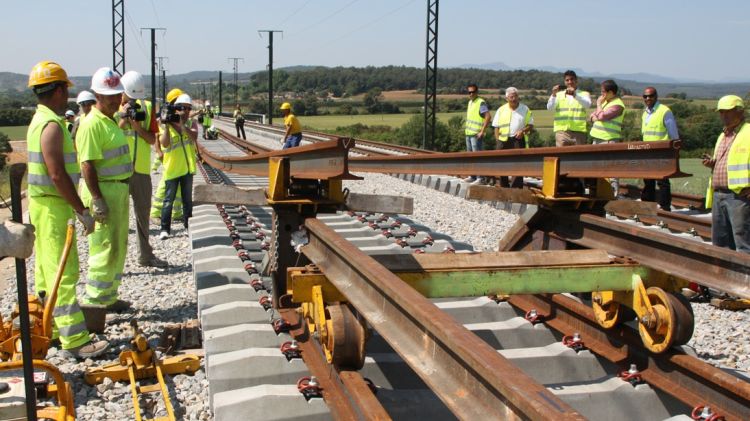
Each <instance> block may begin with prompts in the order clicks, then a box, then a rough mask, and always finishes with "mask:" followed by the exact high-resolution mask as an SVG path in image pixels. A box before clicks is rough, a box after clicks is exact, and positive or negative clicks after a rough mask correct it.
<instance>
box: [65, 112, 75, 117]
mask: <svg viewBox="0 0 750 421" xmlns="http://www.w3.org/2000/svg"><path fill="white" fill-rule="evenodd" d="M75 116H76V113H74V112H73V110H68V111H65V117H75Z"/></svg>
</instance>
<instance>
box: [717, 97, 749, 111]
mask: <svg viewBox="0 0 750 421" xmlns="http://www.w3.org/2000/svg"><path fill="white" fill-rule="evenodd" d="M737 107H739V108H745V103H744V102H743V101H742V98H740V97H738V96H737V95H726V96H723V97H721V99H719V103H718V104H716V111H720V110H732V109H734V108H737Z"/></svg>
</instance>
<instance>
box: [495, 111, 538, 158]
mask: <svg viewBox="0 0 750 421" xmlns="http://www.w3.org/2000/svg"><path fill="white" fill-rule="evenodd" d="M519 107H520V104H519ZM497 112H498V114H500V117H498V123H500V125H499V126H497V128H498V130H499V133H498V135H499V139H498V140H500V141H501V142H507V141H508V136H509V135H510V121H511V119H512V118H513V110H511V109H510V105H509V104H505V105H503V106H502V107H500V108H499V109H498V110H497ZM530 120H531V110H530V109H529V108H528V107H527V108H526V115H525V116H524V118H523V125H524V127H526V126H527V125H528V124H529V121H530ZM523 139H524V140H525V141H526V147H527V148H528V147H529V135H527V134H524V135H523Z"/></svg>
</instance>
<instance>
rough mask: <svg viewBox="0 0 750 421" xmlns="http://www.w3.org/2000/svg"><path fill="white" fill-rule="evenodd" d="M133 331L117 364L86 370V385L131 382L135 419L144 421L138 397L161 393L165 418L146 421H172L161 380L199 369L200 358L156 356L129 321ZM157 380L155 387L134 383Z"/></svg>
mask: <svg viewBox="0 0 750 421" xmlns="http://www.w3.org/2000/svg"><path fill="white" fill-rule="evenodd" d="M130 325H131V327H132V328H133V332H134V335H133V339H132V340H131V341H130V345H131V348H132V349H130V350H127V351H122V352H121V353H120V361H119V362H117V363H113V364H108V365H105V366H103V367H99V368H94V369H91V370H88V371H87V372H86V374H85V376H84V378H85V380H86V383H88V384H90V385H95V384H98V383H101V382H102V381H104V379H105V378H106V377H108V378H110V379H112V380H113V381H115V382H119V381H122V382H124V381H128V382H130V392H131V395H132V398H133V408H134V409H135V419H136V420H137V421H141V420H143V418H142V416H141V408H140V405H139V404H138V396H139V395H140V394H145V393H152V392H161V396H162V399H163V400H164V406H165V407H166V410H167V416H166V417H158V418H151V419H147V420H149V421H167V420H169V421H174V420H175V419H176V418H175V415H174V409H173V408H172V403H171V401H170V399H169V391H168V390H167V384H166V383H165V381H164V374H169V375H174V374H184V373H187V374H193V373H195V372H196V371H198V369H199V368H200V357H198V356H197V355H180V356H176V357H170V358H166V359H160V358H158V357H157V355H156V353H155V352H154V350H153V349H151V347H149V345H148V340H147V339H146V337H145V336H144V335H143V332H141V330H140V329H139V328H138V323H137V322H136V321H135V320H133V321H131V322H130ZM149 378H156V380H157V384H151V385H146V386H141V385H139V384H138V383H137V380H142V379H149Z"/></svg>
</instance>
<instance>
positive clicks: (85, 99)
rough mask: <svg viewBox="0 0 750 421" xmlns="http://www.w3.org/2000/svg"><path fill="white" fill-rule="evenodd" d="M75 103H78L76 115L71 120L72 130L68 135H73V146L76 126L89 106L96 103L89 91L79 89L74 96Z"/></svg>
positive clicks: (76, 130) (89, 108)
mask: <svg viewBox="0 0 750 421" xmlns="http://www.w3.org/2000/svg"><path fill="white" fill-rule="evenodd" d="M76 104H78V107H79V108H78V115H77V116H76V119H75V121H74V122H73V130H72V131H71V133H70V135H71V136H72V137H73V141H74V142H73V146H75V140H76V134H77V133H78V127H79V126H80V125H81V120H82V119H83V118H84V117H86V116H87V115H88V113H89V112H90V111H91V107H93V106H94V104H96V97H95V96H94V94H92V93H91V92H89V91H81V92H80V93H79V94H78V97H77V98H76Z"/></svg>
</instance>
